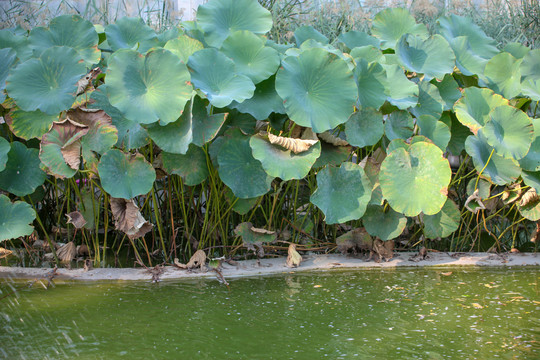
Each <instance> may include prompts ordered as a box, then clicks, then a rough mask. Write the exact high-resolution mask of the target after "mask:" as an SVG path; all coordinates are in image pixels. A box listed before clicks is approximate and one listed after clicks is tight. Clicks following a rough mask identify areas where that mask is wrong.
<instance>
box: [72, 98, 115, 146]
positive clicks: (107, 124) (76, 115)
mask: <svg viewBox="0 0 540 360" xmlns="http://www.w3.org/2000/svg"><path fill="white" fill-rule="evenodd" d="M67 116H68V118H69V119H70V120H73V121H75V122H77V123H79V124H82V125H86V126H88V133H87V134H86V135H85V136H84V137H83V138H82V139H81V145H82V147H83V155H84V151H85V150H91V151H95V152H97V153H98V154H104V153H106V152H107V151H108V150H109V149H110V148H112V147H113V146H114V144H116V142H117V141H118V130H117V129H116V127H115V126H114V125H113V124H112V120H111V117H110V116H109V115H107V113H105V111H103V110H99V109H84V108H77V109H74V110H69V111H68V112H67Z"/></svg>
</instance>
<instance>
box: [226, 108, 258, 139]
mask: <svg viewBox="0 0 540 360" xmlns="http://www.w3.org/2000/svg"><path fill="white" fill-rule="evenodd" d="M228 111H229V115H227V119H226V121H225V124H224V125H223V129H225V130H227V129H230V128H239V129H240V130H242V131H243V132H244V133H245V134H253V133H255V125H257V120H256V119H255V118H254V117H253V116H251V115H250V114H246V113H241V112H239V111H238V110H236V109H230V110H228ZM222 131H223V130H222Z"/></svg>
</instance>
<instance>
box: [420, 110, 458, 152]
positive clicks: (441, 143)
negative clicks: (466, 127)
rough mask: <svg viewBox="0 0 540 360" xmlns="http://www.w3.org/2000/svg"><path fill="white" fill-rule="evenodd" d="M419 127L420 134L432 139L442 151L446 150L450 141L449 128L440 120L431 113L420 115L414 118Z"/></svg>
mask: <svg viewBox="0 0 540 360" xmlns="http://www.w3.org/2000/svg"><path fill="white" fill-rule="evenodd" d="M416 123H417V124H418V126H419V127H420V135H423V136H425V137H427V138H428V139H430V140H431V141H433V143H434V144H435V145H437V146H438V147H439V149H441V150H442V151H446V147H447V146H448V142H449V141H450V137H451V135H450V128H449V127H448V125H446V124H445V123H443V122H442V121H438V120H437V118H435V117H433V116H431V115H422V116H420V117H419V118H417V119H416Z"/></svg>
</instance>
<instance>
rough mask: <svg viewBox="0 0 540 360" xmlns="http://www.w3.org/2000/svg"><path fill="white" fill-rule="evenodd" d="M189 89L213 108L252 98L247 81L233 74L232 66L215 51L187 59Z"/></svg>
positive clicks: (252, 87)
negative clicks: (195, 89) (194, 88)
mask: <svg viewBox="0 0 540 360" xmlns="http://www.w3.org/2000/svg"><path fill="white" fill-rule="evenodd" d="M188 65H189V68H190V71H191V79H192V81H193V85H194V86H195V87H196V88H199V89H201V91H202V92H203V93H204V94H205V95H206V96H207V98H208V100H210V103H211V104H212V105H214V106H216V107H225V106H227V105H229V104H230V103H231V102H233V100H235V101H238V102H242V101H244V100H245V99H249V98H250V97H252V96H253V91H254V90H255V85H254V84H253V81H251V79H250V78H248V77H247V76H245V75H242V74H238V73H237V72H236V65H235V63H234V62H233V61H232V60H231V59H229V58H228V57H227V56H225V54H223V53H221V52H219V51H218V50H217V49H212V48H207V49H203V50H199V51H197V52H196V53H194V54H193V55H191V56H190V57H189V61H188Z"/></svg>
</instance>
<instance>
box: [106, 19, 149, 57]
mask: <svg viewBox="0 0 540 360" xmlns="http://www.w3.org/2000/svg"><path fill="white" fill-rule="evenodd" d="M105 34H106V35H107V42H108V43H109V45H110V47H111V49H112V50H113V51H117V50H120V49H134V48H135V49H136V50H137V51H139V52H140V53H145V52H147V51H148V50H150V48H152V47H155V46H158V38H157V35H156V32H155V31H154V30H152V28H151V27H149V26H148V25H146V24H145V23H144V21H143V20H142V19H141V18H128V17H123V18H121V19H119V20H118V21H116V22H115V23H114V24H109V25H107V26H106V27H105Z"/></svg>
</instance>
